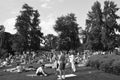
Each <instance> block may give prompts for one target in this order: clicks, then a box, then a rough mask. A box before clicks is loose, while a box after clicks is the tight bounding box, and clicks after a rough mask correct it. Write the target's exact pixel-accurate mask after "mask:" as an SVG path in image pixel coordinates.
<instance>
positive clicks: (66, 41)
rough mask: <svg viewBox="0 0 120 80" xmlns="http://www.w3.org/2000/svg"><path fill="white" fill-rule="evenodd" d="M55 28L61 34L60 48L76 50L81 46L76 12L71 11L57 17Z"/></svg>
mask: <svg viewBox="0 0 120 80" xmlns="http://www.w3.org/2000/svg"><path fill="white" fill-rule="evenodd" d="M54 29H55V31H56V32H57V33H58V36H59V40H58V49H59V50H67V51H69V50H70V49H73V50H75V49H77V48H78V47H79V46H80V42H79V37H78V34H79V32H78V24H77V22H76V17H75V14H73V13H70V14H68V15H66V16H61V17H59V18H57V20H56V24H55V26H54Z"/></svg>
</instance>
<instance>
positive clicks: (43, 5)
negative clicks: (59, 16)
mask: <svg viewBox="0 0 120 80" xmlns="http://www.w3.org/2000/svg"><path fill="white" fill-rule="evenodd" d="M41 7H43V8H51V7H50V6H48V3H43V4H42V5H41Z"/></svg>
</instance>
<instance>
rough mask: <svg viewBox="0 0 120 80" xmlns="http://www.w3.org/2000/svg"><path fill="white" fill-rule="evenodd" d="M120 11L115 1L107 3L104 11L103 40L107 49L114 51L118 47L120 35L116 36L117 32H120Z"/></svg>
mask: <svg viewBox="0 0 120 80" xmlns="http://www.w3.org/2000/svg"><path fill="white" fill-rule="evenodd" d="M118 10H119V8H118V7H117V4H115V3H114V2H113V1H105V2H104V9H103V22H104V23H103V24H104V26H103V28H102V38H101V39H102V40H101V42H102V43H103V45H104V48H105V49H108V50H109V49H114V48H115V47H117V46H118V40H119V39H118V38H119V37H120V35H118V34H116V31H120V26H119V25H118V23H117V19H119V18H120V17H119V16H118V15H117V14H116V12H117V11H118Z"/></svg>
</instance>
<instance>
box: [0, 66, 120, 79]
mask: <svg viewBox="0 0 120 80" xmlns="http://www.w3.org/2000/svg"><path fill="white" fill-rule="evenodd" d="M46 72H47V73H48V74H49V75H48V76H47V77H40V76H35V77H31V76H26V75H27V74H34V73H35V71H30V72H23V73H10V72H3V69H0V80H57V77H56V75H55V74H54V70H53V69H51V68H46ZM71 73H72V72H71V70H70V69H69V68H67V69H66V74H71ZM73 74H75V75H77V76H75V77H68V78H66V79H65V80H120V76H117V75H113V74H109V73H104V72H102V71H98V70H95V69H91V68H90V67H77V71H76V72H75V73H73Z"/></svg>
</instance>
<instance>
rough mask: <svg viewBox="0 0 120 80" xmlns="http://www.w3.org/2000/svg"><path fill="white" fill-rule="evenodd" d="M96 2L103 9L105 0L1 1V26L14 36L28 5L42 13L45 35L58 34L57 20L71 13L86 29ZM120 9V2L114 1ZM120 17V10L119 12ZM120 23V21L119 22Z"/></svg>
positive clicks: (118, 0)
mask: <svg viewBox="0 0 120 80" xmlns="http://www.w3.org/2000/svg"><path fill="white" fill-rule="evenodd" d="M95 1H99V2H100V3H101V6H102V7H103V3H104V1H105V0H0V25H4V26H5V31H6V32H10V33H11V34H14V33H15V32H16V30H15V27H14V25H15V22H16V18H17V16H18V15H20V13H19V12H20V10H22V5H23V4H25V3H27V4H28V5H29V6H31V7H33V9H37V10H38V11H39V13H40V21H41V23H40V26H41V29H42V30H41V31H42V32H43V33H44V35H47V34H54V35H56V34H57V33H56V32H55V31H54V29H53V26H54V24H55V20H56V19H57V18H58V17H60V16H62V15H67V14H69V13H74V14H75V16H76V17H77V23H78V24H79V27H82V28H83V29H85V20H86V19H87V13H88V11H91V6H92V5H93V4H94V2H95ZM112 1H114V2H115V3H116V4H117V5H118V7H119V8H120V0H112ZM117 14H118V15H120V10H119V11H118V12H117ZM118 22H120V20H118Z"/></svg>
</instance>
